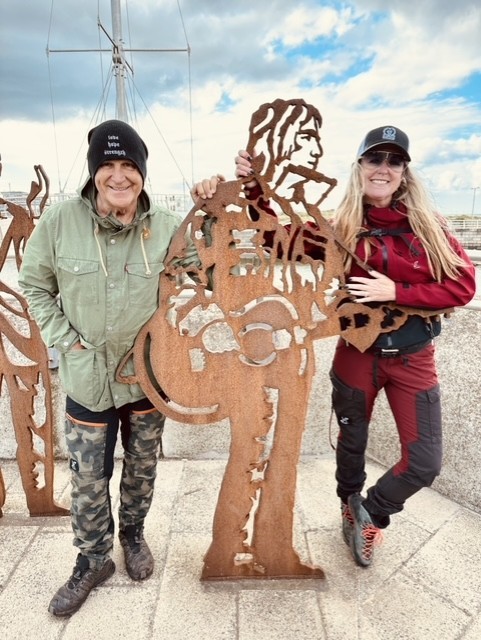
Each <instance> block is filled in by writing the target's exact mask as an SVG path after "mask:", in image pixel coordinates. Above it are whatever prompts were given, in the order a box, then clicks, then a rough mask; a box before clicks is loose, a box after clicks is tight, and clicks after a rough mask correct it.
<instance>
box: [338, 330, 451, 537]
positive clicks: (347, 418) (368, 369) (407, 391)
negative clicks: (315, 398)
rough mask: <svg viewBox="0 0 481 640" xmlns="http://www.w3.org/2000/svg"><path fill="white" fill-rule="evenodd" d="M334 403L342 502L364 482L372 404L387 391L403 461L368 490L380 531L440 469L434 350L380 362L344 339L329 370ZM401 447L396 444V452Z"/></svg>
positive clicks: (429, 348)
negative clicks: (337, 432)
mask: <svg viewBox="0 0 481 640" xmlns="http://www.w3.org/2000/svg"><path fill="white" fill-rule="evenodd" d="M330 375H331V381H332V385H333V390H332V405H333V409H334V412H335V414H336V417H337V422H338V424H339V436H338V442H337V447H336V460H337V469H336V480H337V494H338V496H339V497H340V498H341V500H343V501H344V502H347V498H348V496H349V495H351V494H352V493H360V492H361V491H362V490H363V487H364V483H365V481H366V473H365V452H366V446H367V440H368V430H369V422H370V419H371V415H372V410H373V407H374V402H375V400H376V397H377V395H378V393H379V391H380V390H381V389H384V391H385V393H386V397H387V400H388V402H389V406H390V408H391V411H392V413H393V416H394V419H395V422H396V427H397V432H398V436H399V443H400V456H401V457H400V459H399V460H398V462H396V464H395V465H394V466H393V467H392V468H391V469H389V470H388V471H387V472H386V473H385V474H384V475H383V476H382V477H381V478H380V479H379V480H378V481H377V482H376V484H374V486H372V487H370V488H369V489H368V491H367V498H366V500H365V502H364V506H365V507H366V509H367V510H368V511H369V513H370V514H371V517H372V519H373V522H374V524H375V525H376V526H378V527H386V526H387V525H388V524H389V516H390V515H391V514H394V513H397V512H399V511H401V510H402V509H403V505H404V503H405V501H406V500H407V499H408V498H409V497H410V496H412V495H413V494H415V493H416V492H417V491H419V489H421V488H422V487H428V486H430V485H431V484H432V482H433V481H434V479H435V478H436V476H437V475H439V472H440V469H441V459H442V431H441V403H440V391H439V384H438V377H437V373H436V365H435V360H434V346H433V345H432V344H430V345H428V346H427V347H425V348H424V349H422V350H421V351H418V352H417V353H413V354H409V355H404V356H402V355H401V356H397V357H395V358H381V357H379V356H377V355H374V354H373V353H370V352H365V353H361V352H360V351H358V350H357V349H356V348H354V347H351V346H348V345H346V343H345V342H344V340H340V341H339V343H338V345H337V348H336V353H335V356H334V361H333V365H332V370H331V374H330ZM397 448H398V445H397V444H396V449H397Z"/></svg>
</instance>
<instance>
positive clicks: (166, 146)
mask: <svg viewBox="0 0 481 640" xmlns="http://www.w3.org/2000/svg"><path fill="white" fill-rule="evenodd" d="M131 82H132V84H133V86H134V87H135V90H136V91H137V93H138V94H139V97H140V100H141V102H142V104H143V105H144V107H145V110H146V111H147V113H148V114H149V116H150V119H151V120H152V122H153V124H154V126H155V128H156V129H157V133H158V134H159V136H160V137H161V139H162V142H163V143H164V145H165V148H166V149H167V151H168V152H169V155H170V157H171V158H172V161H173V163H174V164H175V166H176V167H177V169H178V171H179V173H180V175H181V176H182V181H183V184H184V185H185V186H186V187H187V189H188V190H189V189H190V185H189V183H188V181H187V178H186V177H185V176H184V173H183V171H182V168H181V166H180V165H179V163H178V162H177V160H176V159H175V156H174V153H173V151H172V150H171V148H170V147H169V145H168V143H167V140H166V139H165V137H164V135H163V133H162V131H161V130H160V129H159V126H158V124H157V122H156V121H155V119H154V116H153V115H152V113H151V111H150V109H149V107H148V106H147V103H146V102H145V100H144V99H143V97H142V95H141V93H140V91H139V90H138V88H137V86H136V85H135V82H134V80H133V78H132V79H131Z"/></svg>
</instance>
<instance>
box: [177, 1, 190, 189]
mask: <svg viewBox="0 0 481 640" xmlns="http://www.w3.org/2000/svg"><path fill="white" fill-rule="evenodd" d="M177 7H178V9H179V14H180V22H181V24H182V29H183V31H184V37H185V44H186V45H187V68H188V81H189V126H190V170H191V184H194V135H193V125H192V74H191V65H190V62H191V60H190V54H191V48H190V44H189V39H188V37H187V31H186V28H185V23H184V16H183V15H182V9H181V8H180V1H179V0H177Z"/></svg>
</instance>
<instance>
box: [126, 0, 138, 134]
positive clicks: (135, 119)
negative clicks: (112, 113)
mask: <svg viewBox="0 0 481 640" xmlns="http://www.w3.org/2000/svg"><path fill="white" fill-rule="evenodd" d="M125 13H126V15H127V33H128V41H129V47H128V48H129V49H130V50H131V51H130V69H131V73H132V77H133V76H134V56H133V53H132V36H131V33H130V14H129V3H128V2H127V0H125ZM131 100H132V110H133V113H134V119H133V120H132V121H133V122H137V110H136V107H135V93H133V94H132V97H131Z"/></svg>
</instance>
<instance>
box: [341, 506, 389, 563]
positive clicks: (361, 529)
mask: <svg viewBox="0 0 481 640" xmlns="http://www.w3.org/2000/svg"><path fill="white" fill-rule="evenodd" d="M363 500H364V498H363V497H362V496H361V494H359V493H354V494H353V495H351V496H349V500H348V505H349V510H350V512H351V516H352V518H353V521H354V527H353V531H352V536H351V551H352V555H353V556H354V560H355V561H356V563H357V564H358V565H359V566H360V567H368V566H369V565H370V564H371V563H372V557H373V553H374V547H377V546H379V545H380V544H382V539H383V535H382V531H381V529H379V528H378V527H376V526H375V525H374V524H373V522H372V520H371V516H370V515H369V513H368V511H367V510H366V509H365V508H364V507H363V506H362V503H363Z"/></svg>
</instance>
